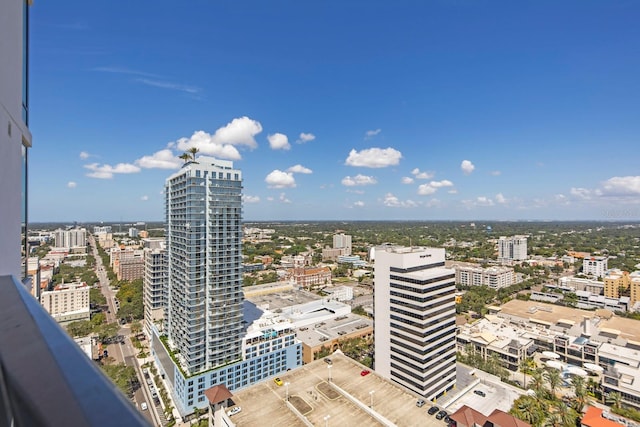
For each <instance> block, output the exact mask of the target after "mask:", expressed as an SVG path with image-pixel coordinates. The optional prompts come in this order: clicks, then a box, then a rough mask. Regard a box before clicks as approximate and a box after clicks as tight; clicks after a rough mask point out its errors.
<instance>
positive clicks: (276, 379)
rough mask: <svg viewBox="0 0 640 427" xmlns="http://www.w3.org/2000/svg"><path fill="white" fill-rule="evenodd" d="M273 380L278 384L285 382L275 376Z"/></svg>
mask: <svg viewBox="0 0 640 427" xmlns="http://www.w3.org/2000/svg"><path fill="white" fill-rule="evenodd" d="M273 382H274V383H276V385H278V386H282V385H283V384H284V383H283V382H282V380H281V379H280V378H274V379H273Z"/></svg>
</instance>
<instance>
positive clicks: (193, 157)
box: [187, 147, 200, 162]
mask: <svg viewBox="0 0 640 427" xmlns="http://www.w3.org/2000/svg"><path fill="white" fill-rule="evenodd" d="M198 151H200V150H199V149H198V148H196V147H191V148H189V150H187V153H188V154H190V155H191V160H193V161H194V162H195V161H196V154H198Z"/></svg>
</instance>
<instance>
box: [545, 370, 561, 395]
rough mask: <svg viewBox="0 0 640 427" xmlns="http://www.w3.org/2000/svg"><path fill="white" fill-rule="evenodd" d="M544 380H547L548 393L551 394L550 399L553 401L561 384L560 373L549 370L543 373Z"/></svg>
mask: <svg viewBox="0 0 640 427" xmlns="http://www.w3.org/2000/svg"><path fill="white" fill-rule="evenodd" d="M544 379H545V380H547V383H548V384H549V392H550V393H551V397H552V398H554V399H555V398H556V389H557V388H558V386H560V384H561V383H562V377H561V376H560V371H558V370H557V369H553V368H551V369H549V370H547V371H546V372H545V373H544Z"/></svg>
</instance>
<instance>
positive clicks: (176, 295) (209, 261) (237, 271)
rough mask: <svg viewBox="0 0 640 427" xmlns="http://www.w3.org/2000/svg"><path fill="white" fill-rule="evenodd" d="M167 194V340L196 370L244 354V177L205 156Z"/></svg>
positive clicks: (174, 181) (229, 165) (187, 368)
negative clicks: (242, 345) (242, 340)
mask: <svg viewBox="0 0 640 427" xmlns="http://www.w3.org/2000/svg"><path fill="white" fill-rule="evenodd" d="M165 196H166V218H167V224H166V226H167V231H166V233H167V236H166V237H167V266H168V279H169V300H168V311H167V315H168V321H167V337H168V339H169V343H170V345H171V346H172V347H174V348H175V349H176V350H177V354H178V355H179V356H178V358H179V359H180V362H181V363H182V367H183V369H184V370H185V371H186V372H188V373H196V372H200V371H204V370H206V369H211V368H213V367H216V366H218V365H222V364H224V363H227V362H229V361H231V360H236V359H238V358H240V354H241V339H242V301H243V294H242V226H241V220H242V174H241V172H240V171H239V170H237V169H233V163H232V162H230V161H224V160H218V159H214V158H211V157H199V158H198V160H197V162H192V163H191V164H189V165H187V166H184V167H183V168H182V169H180V171H178V172H176V173H175V174H173V175H171V176H170V177H169V178H168V179H167V181H166V185H165Z"/></svg>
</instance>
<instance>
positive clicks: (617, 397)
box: [607, 391, 622, 409]
mask: <svg viewBox="0 0 640 427" xmlns="http://www.w3.org/2000/svg"><path fill="white" fill-rule="evenodd" d="M607 403H609V404H611V406H612V407H614V408H616V409H620V407H621V406H622V394H620V392H618V391H613V392H611V393H609V396H607Z"/></svg>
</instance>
